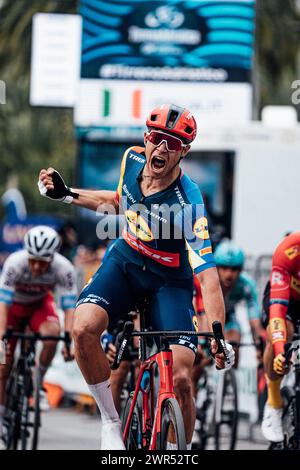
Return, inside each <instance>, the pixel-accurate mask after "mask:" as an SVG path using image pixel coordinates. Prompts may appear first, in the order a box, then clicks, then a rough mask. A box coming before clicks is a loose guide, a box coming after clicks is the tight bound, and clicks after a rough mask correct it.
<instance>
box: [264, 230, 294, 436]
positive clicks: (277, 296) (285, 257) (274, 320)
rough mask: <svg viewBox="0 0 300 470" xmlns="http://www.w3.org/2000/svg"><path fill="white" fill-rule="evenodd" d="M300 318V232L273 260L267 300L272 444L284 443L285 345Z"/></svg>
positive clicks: (267, 417)
mask: <svg viewBox="0 0 300 470" xmlns="http://www.w3.org/2000/svg"><path fill="white" fill-rule="evenodd" d="M299 318H300V232H295V233H291V234H290V235H288V236H287V237H286V238H284V240H283V241H282V242H281V243H280V244H279V245H278V247H277V248H276V250H275V252H274V255H273V258H272V271H271V276H270V281H269V282H268V283H267V285H266V288H265V292H264V299H263V324H264V327H265V328H267V333H268V336H267V345H266V349H265V353H264V368H265V373H266V374H267V378H268V380H267V382H268V400H267V403H266V405H265V409H264V416H263V422H262V433H263V435H264V437H265V438H266V439H268V441H270V442H274V443H279V442H282V441H283V438H284V436H283V430H282V422H281V417H282V408H283V402H282V398H281V394H280V384H281V380H282V378H283V375H284V374H285V373H286V372H288V367H285V366H286V363H285V358H284V345H285V343H286V342H287V341H290V340H291V338H292V336H293V333H294V326H295V323H296V320H299Z"/></svg>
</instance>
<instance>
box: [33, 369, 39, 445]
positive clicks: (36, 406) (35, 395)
mask: <svg viewBox="0 0 300 470" xmlns="http://www.w3.org/2000/svg"><path fill="white" fill-rule="evenodd" d="M33 403H34V411H33V430H32V443H31V450H37V447H38V441H39V430H40V426H41V409H40V377H39V372H38V369H37V368H36V369H35V379H34V382H33Z"/></svg>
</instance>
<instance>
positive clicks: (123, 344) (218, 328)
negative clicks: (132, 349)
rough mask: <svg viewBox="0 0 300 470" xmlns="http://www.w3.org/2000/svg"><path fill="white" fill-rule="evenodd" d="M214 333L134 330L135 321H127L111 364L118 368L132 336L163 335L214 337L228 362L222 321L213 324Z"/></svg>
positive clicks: (113, 367) (166, 336)
mask: <svg viewBox="0 0 300 470" xmlns="http://www.w3.org/2000/svg"><path fill="white" fill-rule="evenodd" d="M212 328H213V333H211V332H202V333H198V332H195V331H177V330H176V331H133V329H134V325H133V322H131V321H127V322H125V324H124V328H123V332H122V333H121V336H120V339H119V345H117V353H116V357H115V359H114V362H113V363H112V365H111V366H110V367H111V369H112V370H116V369H118V367H119V365H120V363H121V361H122V357H123V355H124V353H125V351H126V349H127V347H128V342H129V340H130V337H131V336H163V337H165V338H177V337H178V336H183V335H185V336H204V337H207V338H214V339H216V341H217V343H218V353H219V352H221V353H222V352H223V353H224V355H225V359H226V362H227V363H229V362H230V360H229V357H228V351H227V349H226V346H225V339H224V335H223V331H222V325H221V323H220V322H218V321H215V322H213V325H212Z"/></svg>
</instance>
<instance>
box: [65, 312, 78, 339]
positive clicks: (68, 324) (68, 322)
mask: <svg viewBox="0 0 300 470" xmlns="http://www.w3.org/2000/svg"><path fill="white" fill-rule="evenodd" d="M74 311H75V310H74V308H68V309H66V310H65V311H64V312H65V331H67V332H69V333H72V328H73V320H74Z"/></svg>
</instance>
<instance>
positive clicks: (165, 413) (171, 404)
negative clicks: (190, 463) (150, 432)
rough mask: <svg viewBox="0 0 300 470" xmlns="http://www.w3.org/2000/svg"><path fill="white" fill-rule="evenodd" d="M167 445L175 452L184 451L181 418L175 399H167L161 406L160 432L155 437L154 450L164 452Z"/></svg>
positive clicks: (184, 444) (184, 442) (184, 440)
mask: <svg viewBox="0 0 300 470" xmlns="http://www.w3.org/2000/svg"><path fill="white" fill-rule="evenodd" d="M168 443H172V444H173V445H172V447H173V446H175V448H176V449H177V450H186V438H185V430H184V422H183V417H182V413H181V409H180V406H179V404H178V401H177V400H176V399H175V398H167V399H166V400H165V401H164V402H163V404H162V410H161V432H160V434H158V435H157V439H156V449H157V450H166V449H167V447H168Z"/></svg>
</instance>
